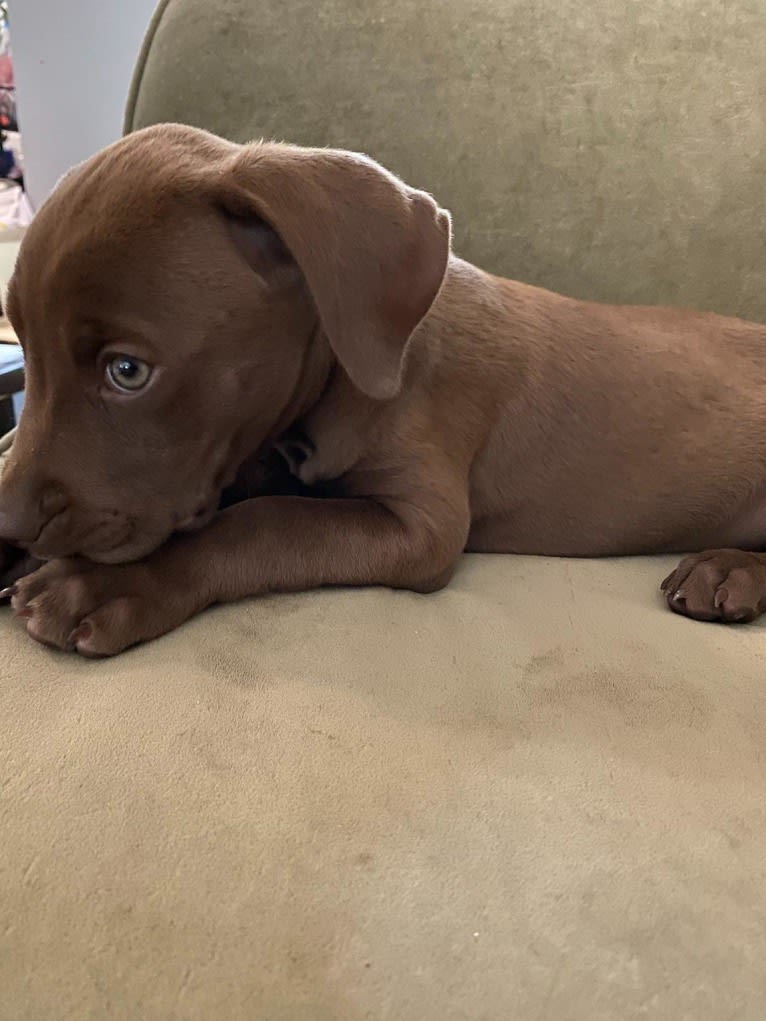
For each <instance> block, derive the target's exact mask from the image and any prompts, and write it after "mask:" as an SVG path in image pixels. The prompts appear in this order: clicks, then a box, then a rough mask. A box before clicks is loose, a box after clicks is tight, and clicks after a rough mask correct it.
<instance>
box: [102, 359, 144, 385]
mask: <svg viewBox="0 0 766 1021" xmlns="http://www.w3.org/2000/svg"><path fill="white" fill-rule="evenodd" d="M151 375H152V367H151V365H147V364H146V362H143V361H141V359H140V358H134V357H133V356H132V355H118V356H117V357H116V358H112V360H111V361H110V362H109V364H108V365H107V367H106V378H107V381H108V382H109V383H111V385H112V386H113V387H114V388H115V389H116V390H121V391H122V392H123V393H126V392H127V393H134V392H135V391H136V390H143V388H144V387H145V386H146V384H147V383H148V382H149V380H150V379H151Z"/></svg>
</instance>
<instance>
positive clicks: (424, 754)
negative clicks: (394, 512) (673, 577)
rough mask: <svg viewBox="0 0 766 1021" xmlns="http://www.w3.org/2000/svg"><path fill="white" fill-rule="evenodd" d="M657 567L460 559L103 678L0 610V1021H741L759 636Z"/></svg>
mask: <svg viewBox="0 0 766 1021" xmlns="http://www.w3.org/2000/svg"><path fill="white" fill-rule="evenodd" d="M669 565H670V561H667V560H659V561H646V560H627V561H612V562H610V561H603V562H589V561H580V562H567V561H563V560H542V559H525V558H517V557H506V558H503V557H466V558H465V559H464V561H463V563H462V565H461V568H460V570H459V572H458V575H457V577H456V579H455V581H454V583H453V584H452V586H451V587H450V588H449V589H447V590H445V591H444V592H442V593H440V594H438V595H434V596H416V595H411V594H408V593H392V592H388V591H375V590H367V591H335V592H330V591H327V592H322V593H313V594H308V595H301V596H285V597H273V598H270V599H261V600H251V601H247V602H245V603H243V604H241V605H238V606H231V607H226V608H221V609H218V610H214V611H212V612H209V613H208V614H206V615H205V616H203V617H202V618H200V619H198V620H196V621H195V622H193V623H191V624H189V625H187V626H186V627H184V628H183V629H182V630H180V631H178V632H177V633H175V634H174V635H171V636H169V637H168V638H165V639H162V640H160V641H158V642H156V643H155V644H153V645H149V646H146V647H144V648H139V649H137V650H135V651H133V652H131V653H128V654H126V655H124V656H122V657H119V658H117V659H114V660H110V661H105V662H100V663H99V662H87V661H84V660H81V659H77V658H75V657H73V656H67V655H63V654H56V653H52V652H50V651H48V650H46V649H44V648H41V647H39V646H36V645H34V644H33V643H32V642H31V641H30V640H29V639H27V638H26V636H25V635H24V634H23V631H22V630H21V628H20V627H19V625H18V624H17V623H14V622H12V621H11V620H10V619H9V615H8V614H7V613H2V614H0V646H1V647H2V650H3V655H2V661H1V662H0V699H1V700H2V720H3V724H2V731H3V733H2V739H1V740H0V749H1V752H0V755H1V758H0V761H1V762H2V774H1V775H0V785H1V789H2V793H1V794H0V806H1V811H2V817H1V819H0V833H2V855H0V876H1V880H0V883H1V886H0V904H2V923H3V924H2V926H0V1016H2V1017H8V1018H49V1017H51V1018H52V1017H56V1018H58V1017H62V1018H63V1017H73V1018H85V1017H93V1018H102V1017H103V1018H105V1017H109V1018H126V1019H128V1018H130V1019H134V1018H156V1019H167V1018H194V1019H197V1018H199V1019H210V1018H226V1019H229V1021H232V1019H240V1018H241V1019H259V1021H260V1019H264V1021H275V1019H289V1021H293V1019H305V1021H317V1019H327V1021H345V1019H355V1021H356V1019H360V1021H361V1019H362V1018H374V1019H390V1021H403V1019H412V1021H447V1019H458V1018H460V1019H475V1018H481V1019H493V1021H494V1019H497V1021H506V1019H508V1018H519V1019H526V1018H538V1017H539V1018H550V1019H556V1021H567V1019H573V1021H574V1019H576V1021H601V1019H603V1021H614V1019H628V1018H662V1019H667V1021H678V1019H680V1018H684V1017H686V1018H689V1019H693V1021H725V1019H732V1021H733V1019H734V1018H737V1019H746V1018H752V1019H753V1021H756V1019H758V1021H760V1019H761V1018H762V1017H763V1011H764V1005H765V1003H766V1001H765V1000H764V990H766V954H765V953H764V951H765V950H766V938H765V933H766V889H765V888H764V848H766V807H765V806H766V796H765V795H766V770H765V768H764V748H766V714H765V713H764V655H763V649H764V637H765V636H764V628H763V627H760V626H757V625H756V626H751V627H745V628H735V627H728V628H727V627H721V626H714V625H705V624H696V623H694V622H690V621H687V620H684V619H681V618H678V617H674V616H672V615H671V614H669V613H667V612H666V611H665V610H664V609H663V608H662V606H661V605H660V601H659V598H658V595H657V592H656V588H657V582H658V580H659V578H660V577H661V576H662V573H663V571H665V570H666V569H668V567H669Z"/></svg>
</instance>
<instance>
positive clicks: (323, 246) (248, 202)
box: [217, 143, 450, 399]
mask: <svg viewBox="0 0 766 1021" xmlns="http://www.w3.org/2000/svg"><path fill="white" fill-rule="evenodd" d="M217 193H218V198H219V201H220V202H221V203H222V205H223V206H224V208H225V209H226V211H227V212H228V213H229V214H230V215H231V216H232V217H234V218H235V222H236V224H237V227H236V231H237V233H238V243H239V245H240V247H241V248H242V249H243V250H245V251H248V245H249V252H250V256H251V261H252V262H253V263H254V266H255V268H256V269H258V268H259V266H258V263H259V262H261V263H262V262H263V260H264V258H266V259H268V257H269V254H270V253H271V252H274V251H276V252H277V253H279V251H280V246H279V241H280V240H281V242H282V243H283V244H284V247H285V248H286V249H287V252H288V253H289V255H291V256H292V258H293V259H294V260H295V263H296V264H297V266H298V268H299V269H300V271H301V273H302V275H303V277H304V279H305V281H306V283H307V285H308V288H309V291H310V292H311V296H312V298H313V299H314V303H315V305H316V307H317V311H318V313H319V318H320V320H321V323H322V326H323V328H324V331H325V333H326V335H327V338H328V340H329V342H330V345H331V346H332V348H333V351H334V352H335V355H336V357H337V359H338V361H339V362H340V364H341V365H342V366H343V368H344V369H345V371H346V373H347V374H348V376H349V377H350V378H351V380H352V382H353V383H354V384H355V385H356V386H357V387H358V388H359V389H360V390H362V391H363V392H364V393H366V394H368V395H369V396H371V397H375V398H379V399H383V398H388V397H393V396H394V395H395V394H396V393H397V392H398V391H399V389H400V387H401V381H402V369H403V363H404V357H405V352H406V350H407V344H408V341H409V339H410V337H411V336H412V334H413V332H414V330H415V329H416V327H417V326H418V324H419V323H420V321H421V320H422V319H423V317H424V316H425V315H426V313H427V312H428V310H429V308H430V307H431V304H432V303H433V301H434V298H435V297H436V295H437V293H438V291H439V288H440V287H441V283H442V280H443V279H444V274H445V271H446V268H447V260H448V258H449V250H450V220H449V214H448V213H447V212H445V211H444V210H443V209H440V208H439V207H438V206H437V205H436V203H435V202H434V200H433V199H432V198H431V196H430V195H427V194H426V193H425V192H422V191H416V190H415V189H414V188H408V187H407V185H405V184H403V183H402V182H401V181H400V180H399V179H398V178H396V177H394V175H393V174H390V173H389V172H388V171H387V170H384V168H383V167H381V166H379V165H378V164H377V163H375V162H374V161H373V160H371V159H368V158H367V157H366V156H360V155H358V154H356V153H350V152H342V151H338V150H332V149H301V148H298V147H295V146H289V145H280V144H277V143H258V144H255V145H251V146H245V147H244V148H242V149H240V150H239V152H238V153H237V154H236V156H234V157H230V161H229V162H228V166H227V167H226V169H225V170H224V171H223V173H222V175H221V176H220V177H219V179H218V192H217ZM269 228H272V229H273V231H274V232H275V233H276V235H277V239H276V241H275V240H274V239H273V238H271V237H270V236H269ZM243 231H244V234H243ZM277 261H278V263H280V264H281V266H282V272H284V259H283V258H281V257H280V259H278V260H277Z"/></svg>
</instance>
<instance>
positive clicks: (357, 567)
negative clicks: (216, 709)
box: [12, 494, 468, 656]
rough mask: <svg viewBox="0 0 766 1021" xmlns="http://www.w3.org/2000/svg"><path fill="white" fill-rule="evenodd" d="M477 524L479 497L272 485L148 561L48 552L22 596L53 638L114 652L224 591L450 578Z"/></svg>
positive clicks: (35, 632) (427, 584)
mask: <svg viewBox="0 0 766 1021" xmlns="http://www.w3.org/2000/svg"><path fill="white" fill-rule="evenodd" d="M467 533H468V507H467V499H465V498H464V500H463V501H459V502H458V503H457V504H456V503H455V502H453V501H451V500H449V499H438V498H437V499H434V498H433V494H432V498H431V499H430V500H429V502H428V504H427V505H425V506H415V505H414V504H413V503H410V502H404V501H402V502H399V501H390V502H388V503H382V502H377V501H374V500H371V499H364V498H359V499H343V500H319V499H307V498H305V497H261V498H257V499H254V500H248V501H245V502H244V503H240V504H237V505H236V506H234V507H230V508H229V509H227V510H225V511H222V512H221V513H220V514H219V515H218V516H217V517H216V518H215V519H214V520H213V522H212V523H211V524H210V525H209V526H208V527H207V528H206V529H204V530H203V531H201V532H197V533H194V534H190V535H183V536H178V537H177V538H175V539H173V540H171V542H169V543H168V544H167V545H166V546H164V547H162V548H161V549H160V550H158V551H157V552H156V553H154V554H153V555H152V556H150V557H148V558H147V559H146V560H144V561H141V562H139V563H136V564H122V565H115V566H109V565H100V564H93V563H89V562H87V561H83V560H77V559H73V560H61V561H52V562H51V563H50V564H46V565H45V566H44V567H42V568H41V569H40V570H39V571H37V572H36V573H34V574H32V575H30V576H29V577H27V578H23V579H21V580H20V581H19V582H17V583H16V585H15V586H14V592H13V599H12V605H13V607H14V609H15V611H16V613H17V614H18V615H19V616H20V617H22V618H23V619H24V620H25V623H26V626H27V630H28V632H29V634H30V635H31V636H32V637H33V638H36V639H37V640H38V641H40V642H43V643H44V644H48V645H53V646H56V647H58V648H63V649H70V650H76V651H78V652H80V653H82V654H84V655H90V656H99V655H101V656H103V655H113V654H115V653H117V652H121V651H122V650H123V649H125V648H127V647H128V646H130V645H135V644H136V643H138V642H142V641H146V640H148V639H150V638H155V637H157V636H158V635H161V634H164V633H166V632H167V631H170V630H172V629H173V628H175V627H177V626H178V625H179V624H181V623H183V622H184V621H185V620H187V619H188V618H189V617H191V616H193V615H194V614H195V613H198V612H200V611H201V610H202V609H204V608H205V607H207V606H210V605H211V604H213V603H221V602H229V601H231V600H235V599H240V598H242V597H243V596H249V595H259V594H261V593H266V592H287V591H298V590H302V589H308V588H314V587H317V586H320V585H387V586H391V587H394V588H410V589H415V590H417V591H420V592H428V591H433V590H434V589H436V588H439V587H440V586H442V585H444V584H445V583H446V582H447V580H448V578H449V576H450V574H451V572H452V569H453V567H454V564H455V562H456V560H457V558H458V556H459V555H460V553H461V551H462V549H463V547H464V544H465V541H466V536H467Z"/></svg>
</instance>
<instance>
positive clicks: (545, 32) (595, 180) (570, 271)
mask: <svg viewBox="0 0 766 1021" xmlns="http://www.w3.org/2000/svg"><path fill="white" fill-rule="evenodd" d="M764 53H766V10H765V9H764V5H763V0H683V2H679V0H640V2H637V0H589V2H588V3H583V2H582V0H481V2H479V0H446V2H445V0H259V2H254V0H219V2H218V3H216V4H210V3H209V2H208V0H169V2H166V3H165V4H164V5H162V8H161V10H160V11H158V14H157V17H156V19H155V24H154V26H153V29H152V31H151V32H150V36H149V38H148V40H147V45H146V48H145V52H144V55H143V58H142V61H141V63H140V64H139V69H138V71H137V77H136V81H135V82H134V89H133V95H132V99H131V103H130V107H129V110H128V116H127V125H128V127H129V128H135V127H140V126H142V125H146V124H150V123H153V122H157V121H163V120H178V121H186V122H189V123H193V124H198V125H201V126H204V127H206V128H209V129H210V130H213V131H216V132H218V133H220V134H223V135H226V136H229V137H231V138H234V139H239V140H246V139H251V138H254V137H260V136H262V135H263V136H266V137H271V138H279V139H284V140H287V141H292V142H297V143H302V144H311V145H317V144H319V145H332V146H342V147H347V148H351V149H359V150H363V151H366V152H368V153H370V154H372V155H374V156H375V157H377V158H378V159H379V160H380V161H381V162H383V163H384V164H386V165H387V166H389V167H390V168H391V169H392V170H394V171H396V172H397V173H399V174H401V175H402V176H403V177H404V178H405V179H406V180H408V181H409V182H410V183H412V184H414V185H419V186H421V187H425V188H427V189H429V190H430V191H432V192H433V193H434V194H435V195H436V196H437V197H438V198H439V200H440V202H441V203H442V204H443V205H445V206H447V207H448V208H450V209H451V210H452V212H453V214H454V219H455V243H456V249H457V251H458V252H459V253H460V254H461V255H463V256H464V257H466V258H468V259H470V260H472V261H474V262H476V263H478V264H480V265H482V266H484V267H485V268H487V269H489V270H492V271H494V272H498V273H501V274H503V275H507V276H512V277H516V278H519V279H523V280H526V281H529V282H532V283H538V284H542V285H545V286H548V287H551V288H554V289H556V290H560V291H562V292H565V293H568V294H573V295H577V296H582V297H593V298H598V299H601V300H607V301H627V302H663V303H673V304H683V305H692V306H696V307H699V308H711V309H715V310H717V311H720V312H725V313H733V314H737V315H741V316H744V317H746V318H751V319H760V320H762V321H766V257H765V248H766V240H765V239H766V230H765V228H764V216H763V213H762V197H763V183H764V180H766V174H765V173H764V170H765V168H766V119H765V116H764V114H765V112H766V61H764Z"/></svg>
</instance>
